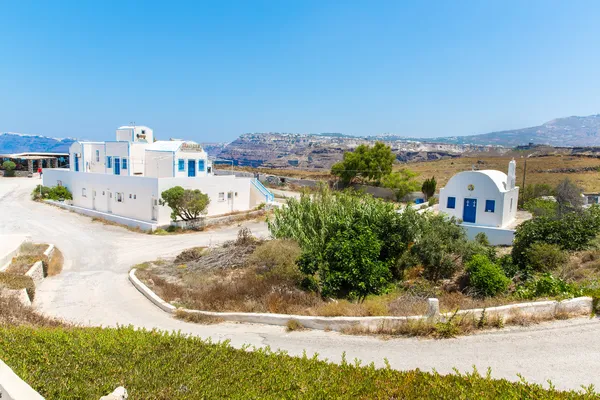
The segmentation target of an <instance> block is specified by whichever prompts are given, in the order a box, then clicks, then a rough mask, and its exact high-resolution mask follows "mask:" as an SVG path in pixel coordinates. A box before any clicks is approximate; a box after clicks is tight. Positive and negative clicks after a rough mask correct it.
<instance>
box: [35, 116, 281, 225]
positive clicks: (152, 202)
mask: <svg viewBox="0 0 600 400" xmlns="http://www.w3.org/2000/svg"><path fill="white" fill-rule="evenodd" d="M116 139H117V140H115V141H107V142H83V141H78V142H75V143H73V144H72V145H71V148H70V150H69V158H70V169H68V170H67V169H46V170H44V175H43V180H44V181H43V182H44V186H56V185H63V186H66V187H67V188H68V189H69V190H70V191H71V193H72V194H73V202H72V204H73V206H75V207H76V208H77V211H81V212H83V213H86V214H88V215H98V216H100V217H110V218H108V219H111V220H117V221H118V222H121V223H125V224H128V225H132V226H140V227H144V228H151V229H155V228H156V227H157V226H163V225H168V224H169V223H170V214H171V209H170V208H169V207H167V206H161V205H160V204H159V200H160V198H161V193H162V192H163V191H165V190H167V189H169V188H171V187H174V186H182V187H183V188H185V189H199V190H201V191H202V192H203V193H205V194H207V195H208V196H209V198H210V204H209V206H208V210H207V215H208V216H215V215H221V214H227V213H231V212H235V211H247V210H251V209H253V208H254V207H256V206H257V205H259V204H260V203H268V202H271V201H273V195H272V194H271V193H270V192H269V191H268V189H266V188H265V187H264V186H263V185H262V184H261V183H260V182H259V181H257V180H256V179H252V178H236V177H234V176H233V175H229V176H215V175H213V173H212V164H211V162H210V161H209V160H208V156H207V154H206V152H205V151H204V150H203V149H202V147H201V146H200V145H198V144H197V143H194V142H190V141H183V140H169V141H154V133H153V131H152V129H150V128H148V127H145V126H122V127H120V128H119V129H117V132H116Z"/></svg>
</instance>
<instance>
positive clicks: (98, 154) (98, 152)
mask: <svg viewBox="0 0 600 400" xmlns="http://www.w3.org/2000/svg"><path fill="white" fill-rule="evenodd" d="M96 162H100V150H96Z"/></svg>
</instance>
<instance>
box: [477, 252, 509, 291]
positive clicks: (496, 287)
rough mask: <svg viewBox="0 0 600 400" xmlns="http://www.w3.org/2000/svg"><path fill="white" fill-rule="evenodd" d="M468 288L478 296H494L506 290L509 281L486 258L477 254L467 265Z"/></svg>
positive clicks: (499, 269) (500, 270)
mask: <svg viewBox="0 0 600 400" xmlns="http://www.w3.org/2000/svg"><path fill="white" fill-rule="evenodd" d="M467 273H468V274H469V286H470V287H471V288H473V289H474V290H475V292H476V293H477V294H478V295H480V296H496V295H497V294H500V293H502V292H504V291H506V289H507V288H508V284H509V283H510V279H508V278H507V277H506V275H504V271H503V270H502V268H500V267H499V266H498V265H496V264H494V263H493V262H491V261H490V260H489V259H488V258H487V257H485V256H483V255H481V254H478V255H475V256H474V257H473V258H472V259H471V261H469V262H468V263H467Z"/></svg>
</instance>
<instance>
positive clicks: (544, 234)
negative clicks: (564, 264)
mask: <svg viewBox="0 0 600 400" xmlns="http://www.w3.org/2000/svg"><path fill="white" fill-rule="evenodd" d="M598 231H600V207H599V206H596V205H594V206H592V207H590V208H588V209H586V210H583V211H581V212H573V213H567V214H565V215H563V216H562V217H561V218H556V219H551V218H548V217H539V218H533V219H530V220H529V221H525V222H523V223H522V224H521V225H519V226H518V227H517V230H516V232H515V239H514V242H513V249H512V257H513V262H514V263H515V264H516V265H518V266H519V268H521V269H523V270H525V269H526V268H527V261H528V260H527V256H526V252H527V249H529V247H531V245H532V244H533V243H537V242H544V243H549V244H556V245H558V246H559V247H560V248H561V249H563V250H582V249H584V248H586V247H587V246H589V245H590V243H591V242H592V241H593V240H594V239H595V237H596V235H597V234H598Z"/></svg>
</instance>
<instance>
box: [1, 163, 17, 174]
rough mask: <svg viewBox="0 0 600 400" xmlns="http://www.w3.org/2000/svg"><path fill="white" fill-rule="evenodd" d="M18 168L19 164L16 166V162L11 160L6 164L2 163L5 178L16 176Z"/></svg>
mask: <svg viewBox="0 0 600 400" xmlns="http://www.w3.org/2000/svg"><path fill="white" fill-rule="evenodd" d="M16 167H17V164H15V163H14V162H12V161H10V160H6V161H4V163H2V169H4V176H7V177H8V176H15V168H16Z"/></svg>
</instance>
